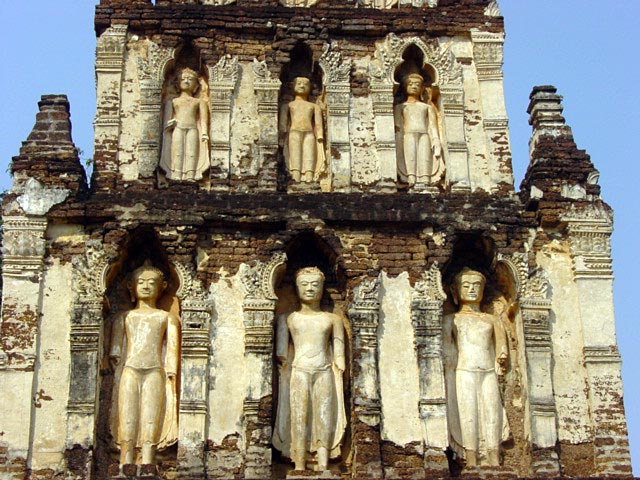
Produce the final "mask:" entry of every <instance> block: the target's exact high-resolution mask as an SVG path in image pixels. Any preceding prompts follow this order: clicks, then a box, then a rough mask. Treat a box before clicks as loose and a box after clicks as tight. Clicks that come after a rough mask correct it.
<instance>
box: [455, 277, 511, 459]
mask: <svg viewBox="0 0 640 480" xmlns="http://www.w3.org/2000/svg"><path fill="white" fill-rule="evenodd" d="M485 283H486V280H485V277H484V275H482V273H480V272H477V271H474V270H470V269H469V268H466V267H465V268H464V269H463V270H462V271H461V272H460V273H459V274H458V275H457V276H456V278H455V284H454V289H453V290H454V292H453V295H454V299H457V302H458V303H459V306H460V310H459V311H458V312H457V313H455V314H453V315H447V316H446V317H445V318H444V332H443V334H444V335H443V336H444V338H443V341H444V350H445V376H446V380H447V406H448V415H449V418H448V420H449V433H450V436H451V439H450V440H451V446H452V448H453V449H454V451H456V452H457V453H458V454H459V455H463V456H464V458H465V460H466V464H467V466H468V467H474V466H476V465H490V466H496V465H499V464H500V443H501V442H502V441H503V440H506V436H507V434H508V429H507V422H506V415H505V412H504V409H503V406H502V401H501V399H500V388H499V384H498V375H504V374H505V371H506V365H507V360H508V347H507V338H506V333H505V330H504V327H503V324H502V321H501V319H500V318H498V317H496V316H494V315H491V314H488V313H483V312H482V311H481V310H480V304H481V302H482V296H483V292H484V286H485Z"/></svg>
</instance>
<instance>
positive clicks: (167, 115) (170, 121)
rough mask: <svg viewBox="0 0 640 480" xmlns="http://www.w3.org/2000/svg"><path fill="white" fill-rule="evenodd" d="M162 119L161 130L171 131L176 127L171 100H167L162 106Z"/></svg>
mask: <svg viewBox="0 0 640 480" xmlns="http://www.w3.org/2000/svg"><path fill="white" fill-rule="evenodd" d="M163 118H164V125H163V126H162V129H163V130H167V129H171V128H173V127H175V126H176V123H177V120H176V119H175V118H173V100H167V102H166V103H165V104H164V114H163Z"/></svg>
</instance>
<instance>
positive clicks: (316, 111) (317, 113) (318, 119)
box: [313, 105, 324, 141]
mask: <svg viewBox="0 0 640 480" xmlns="http://www.w3.org/2000/svg"><path fill="white" fill-rule="evenodd" d="M313 123H314V129H315V134H316V140H318V141H324V128H323V123H324V122H323V118H322V109H321V108H320V107H319V106H318V105H315V106H314V107H313Z"/></svg>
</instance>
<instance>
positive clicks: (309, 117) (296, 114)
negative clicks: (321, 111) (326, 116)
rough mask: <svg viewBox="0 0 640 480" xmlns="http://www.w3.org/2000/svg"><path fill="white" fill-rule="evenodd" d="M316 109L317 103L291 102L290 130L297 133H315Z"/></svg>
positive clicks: (305, 101)
mask: <svg viewBox="0 0 640 480" xmlns="http://www.w3.org/2000/svg"><path fill="white" fill-rule="evenodd" d="M315 108H316V105H315V103H311V102H309V101H307V100H294V101H293V102H290V103H289V115H290V117H291V127H290V130H295V131H297V132H313V117H314V115H315Z"/></svg>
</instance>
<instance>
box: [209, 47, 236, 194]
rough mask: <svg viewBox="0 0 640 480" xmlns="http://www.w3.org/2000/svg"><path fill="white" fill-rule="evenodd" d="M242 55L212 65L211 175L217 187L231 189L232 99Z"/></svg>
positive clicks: (210, 72)
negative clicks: (239, 58) (229, 187)
mask: <svg viewBox="0 0 640 480" xmlns="http://www.w3.org/2000/svg"><path fill="white" fill-rule="evenodd" d="M238 72H239V66H238V57H231V56H224V57H222V58H221V59H220V61H219V62H218V63H217V64H216V65H215V66H213V67H209V95H210V99H211V128H210V131H209V138H210V140H211V171H210V173H209V176H210V178H211V182H212V185H211V187H212V188H213V189H220V190H225V189H227V188H228V182H229V172H230V165H229V161H230V155H231V143H230V142H231V98H232V96H233V92H234V90H235V88H236V84H237V83H238Z"/></svg>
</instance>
